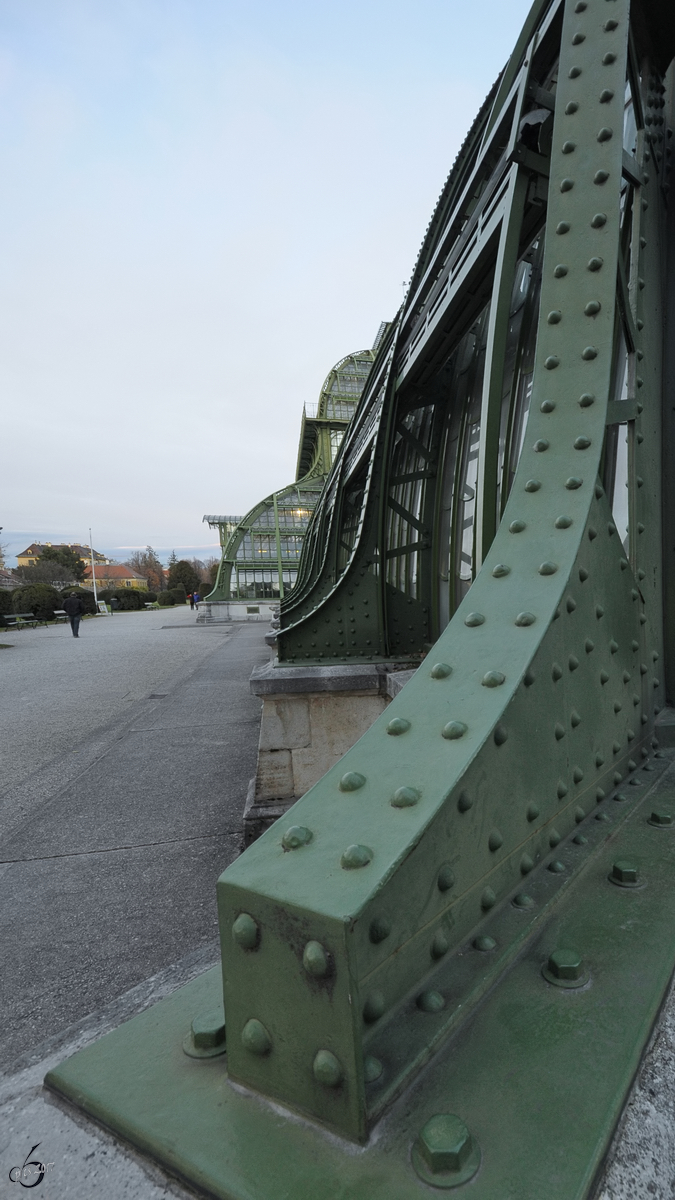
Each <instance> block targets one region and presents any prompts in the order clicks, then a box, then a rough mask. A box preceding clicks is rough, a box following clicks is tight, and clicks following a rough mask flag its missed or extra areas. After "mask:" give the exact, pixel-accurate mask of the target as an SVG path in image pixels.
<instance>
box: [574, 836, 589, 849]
mask: <svg viewBox="0 0 675 1200" xmlns="http://www.w3.org/2000/svg"><path fill="white" fill-rule="evenodd" d="M572 841H573V842H574V843H575V845H577V846H585V845H586V844H587V842H588V838H587V837H584V835H583V833H575V835H574V837H573V838H572Z"/></svg>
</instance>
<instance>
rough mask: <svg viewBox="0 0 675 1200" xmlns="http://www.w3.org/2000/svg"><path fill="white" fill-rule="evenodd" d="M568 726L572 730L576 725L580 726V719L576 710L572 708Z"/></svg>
mask: <svg viewBox="0 0 675 1200" xmlns="http://www.w3.org/2000/svg"><path fill="white" fill-rule="evenodd" d="M570 725H571V726H572V728H573V729H576V728H577V726H578V725H581V717H580V716H579V713H578V712H577V710H576V708H573V709H572V711H571V713H570Z"/></svg>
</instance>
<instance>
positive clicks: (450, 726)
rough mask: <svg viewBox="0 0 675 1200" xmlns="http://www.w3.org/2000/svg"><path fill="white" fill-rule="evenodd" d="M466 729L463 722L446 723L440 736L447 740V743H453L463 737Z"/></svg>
mask: <svg viewBox="0 0 675 1200" xmlns="http://www.w3.org/2000/svg"><path fill="white" fill-rule="evenodd" d="M467 729H468V725H465V724H464V722H463V721H448V723H447V725H444V726H443V729H442V730H441V736H442V737H444V738H447V740H448V741H449V742H454V741H456V740H457V738H461V737H464V734H465V733H466V731H467Z"/></svg>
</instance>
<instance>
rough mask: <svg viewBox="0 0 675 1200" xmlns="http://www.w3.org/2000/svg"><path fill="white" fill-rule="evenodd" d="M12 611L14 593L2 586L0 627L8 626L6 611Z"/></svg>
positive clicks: (0, 593) (0, 594)
mask: <svg viewBox="0 0 675 1200" xmlns="http://www.w3.org/2000/svg"><path fill="white" fill-rule="evenodd" d="M11 611H12V593H11V592H8V591H7V590H6V589H5V588H0V629H4V628H5V627H6V621H5V613H11Z"/></svg>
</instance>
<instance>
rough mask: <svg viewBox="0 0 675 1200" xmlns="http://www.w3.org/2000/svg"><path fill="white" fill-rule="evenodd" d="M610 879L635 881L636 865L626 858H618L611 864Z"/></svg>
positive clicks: (618, 881) (636, 880) (636, 879)
mask: <svg viewBox="0 0 675 1200" xmlns="http://www.w3.org/2000/svg"><path fill="white" fill-rule="evenodd" d="M611 879H612V882H613V883H624V884H625V883H637V882H638V869H637V866H636V865H635V863H634V862H630V861H629V860H628V859H627V858H619V859H617V861H616V862H615V863H613V864H612V874H611Z"/></svg>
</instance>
